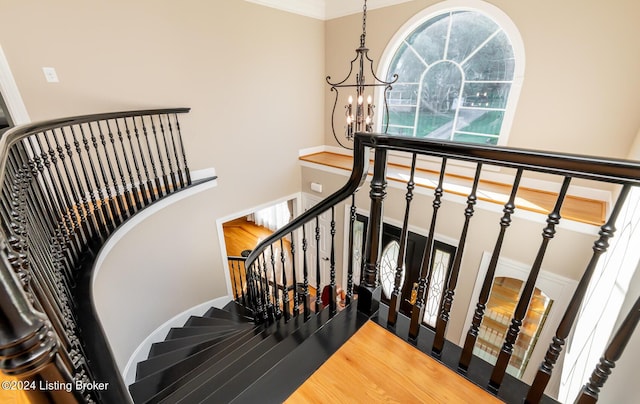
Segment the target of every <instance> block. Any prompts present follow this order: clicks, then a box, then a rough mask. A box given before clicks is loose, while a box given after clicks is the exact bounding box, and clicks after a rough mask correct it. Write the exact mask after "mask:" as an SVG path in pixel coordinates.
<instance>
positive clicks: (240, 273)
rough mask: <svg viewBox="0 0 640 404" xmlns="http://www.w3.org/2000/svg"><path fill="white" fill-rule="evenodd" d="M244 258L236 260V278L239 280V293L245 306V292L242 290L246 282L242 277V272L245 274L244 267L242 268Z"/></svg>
mask: <svg viewBox="0 0 640 404" xmlns="http://www.w3.org/2000/svg"><path fill="white" fill-rule="evenodd" d="M245 262H246V261H245V260H244V259H243V260H242V261H238V279H239V280H240V295H241V297H242V300H241V301H242V305H243V306H246V305H247V296H246V294H245V291H244V287H245V285H246V284H247V282H246V280H243V279H242V274H243V273H244V274H246V273H247V271H246V269H244V266H245ZM243 269H244V270H243ZM247 291H248V287H247Z"/></svg>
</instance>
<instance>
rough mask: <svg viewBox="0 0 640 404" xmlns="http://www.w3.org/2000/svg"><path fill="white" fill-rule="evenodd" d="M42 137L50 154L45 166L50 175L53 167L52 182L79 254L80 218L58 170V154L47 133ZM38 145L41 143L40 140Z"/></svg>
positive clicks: (43, 133)
mask: <svg viewBox="0 0 640 404" xmlns="http://www.w3.org/2000/svg"><path fill="white" fill-rule="evenodd" d="M42 135H43V137H44V139H45V142H46V143H47V148H48V153H49V159H45V166H46V167H47V169H49V172H50V173H51V170H50V168H49V167H50V165H51V166H53V173H54V174H55V179H54V176H51V180H52V183H54V184H55V185H54V188H55V189H56V192H57V193H58V195H59V196H60V200H61V201H62V200H64V209H63V216H64V219H65V224H66V225H67V229H68V234H69V238H70V240H71V241H72V242H73V243H74V244H75V250H76V251H78V252H79V251H80V250H81V249H82V247H81V244H82V243H81V240H80V238H79V232H78V217H77V215H76V211H75V209H74V208H73V202H71V200H70V199H69V194H68V193H67V192H65V187H64V181H63V180H62V175H61V174H60V169H59V168H58V159H57V157H56V152H55V150H54V148H53V146H52V145H51V142H50V140H49V136H47V133H46V132H42ZM38 143H39V139H38ZM39 145H40V144H39ZM49 160H50V161H51V162H50V163H49ZM49 164H50V165H49Z"/></svg>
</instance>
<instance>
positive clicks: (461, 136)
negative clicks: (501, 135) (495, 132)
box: [453, 132, 498, 146]
mask: <svg viewBox="0 0 640 404" xmlns="http://www.w3.org/2000/svg"><path fill="white" fill-rule="evenodd" d="M453 141H454V142H461V143H478V144H489V145H494V146H495V145H497V144H498V136H490V135H476V134H471V133H460V132H456V133H454V134H453Z"/></svg>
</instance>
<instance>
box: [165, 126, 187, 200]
mask: <svg viewBox="0 0 640 404" xmlns="http://www.w3.org/2000/svg"><path fill="white" fill-rule="evenodd" d="M176 117H177V115H176ZM167 126H168V127H169V135H170V136H169V137H170V138H171V146H172V147H173V155H174V157H175V159H176V173H175V175H176V177H178V182H179V183H180V188H184V185H185V183H184V180H183V179H182V170H181V169H180V158H179V157H178V148H177V147H176V141H175V138H174V135H173V126H172V125H171V116H170V115H167Z"/></svg>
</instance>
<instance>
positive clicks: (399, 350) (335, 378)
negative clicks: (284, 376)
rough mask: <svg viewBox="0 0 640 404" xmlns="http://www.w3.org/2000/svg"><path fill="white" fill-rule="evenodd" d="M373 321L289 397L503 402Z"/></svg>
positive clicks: (291, 403)
mask: <svg viewBox="0 0 640 404" xmlns="http://www.w3.org/2000/svg"><path fill="white" fill-rule="evenodd" d="M501 402H502V401H501V400H499V399H498V398H496V397H495V396H493V395H491V394H489V393H487V392H486V391H484V390H483V389H481V388H480V387H478V386H476V385H475V384H473V383H471V382H469V381H467V380H466V379H464V378H463V377H462V376H460V375H458V374H456V373H455V372H453V371H452V370H450V369H448V368H447V367H445V366H444V365H441V364H440V363H438V362H437V361H435V360H434V359H432V358H430V357H429V356H427V355H425V354H424V353H422V352H420V351H418V350H417V349H416V348H415V347H413V346H411V345H409V344H408V343H406V342H405V341H402V340H401V339H400V338H398V337H396V336H395V335H393V334H391V333H390V332H388V331H387V330H385V329H384V328H382V327H380V326H379V325H377V324H375V323H374V322H372V321H369V322H367V323H366V324H365V325H364V326H362V328H360V330H358V332H357V333H356V334H355V335H353V336H352V337H351V338H350V339H349V340H348V341H347V342H346V343H345V344H344V345H343V346H342V347H341V348H340V349H339V350H338V351H337V352H336V353H335V354H333V355H332V356H331V357H330V358H329V360H327V362H325V363H324V364H323V365H322V366H321V367H320V368H319V369H318V370H317V371H316V372H315V373H314V374H313V375H311V377H310V378H309V379H307V381H306V382H305V383H304V384H303V385H302V386H300V387H299V388H298V390H296V391H295V392H294V393H293V394H292V395H291V396H290V397H289V398H288V399H287V401H286V403H288V404H298V403H305V404H306V403H318V404H323V403H372V404H373V403H439V404H440V403H447V404H455V403H460V404H463V403H464V404H468V403H483V404H487V403H501Z"/></svg>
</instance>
